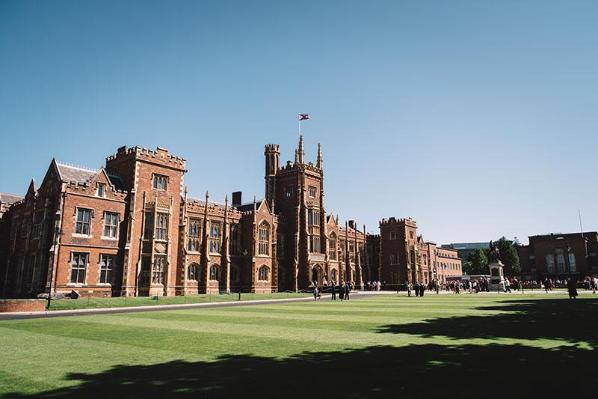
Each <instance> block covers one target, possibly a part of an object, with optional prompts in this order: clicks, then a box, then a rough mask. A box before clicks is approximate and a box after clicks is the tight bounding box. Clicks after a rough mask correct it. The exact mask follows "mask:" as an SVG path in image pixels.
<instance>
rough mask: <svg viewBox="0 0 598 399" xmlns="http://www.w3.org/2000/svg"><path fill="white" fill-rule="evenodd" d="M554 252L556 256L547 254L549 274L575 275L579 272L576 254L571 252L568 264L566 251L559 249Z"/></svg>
mask: <svg viewBox="0 0 598 399" xmlns="http://www.w3.org/2000/svg"><path fill="white" fill-rule="evenodd" d="M554 252H555V253H554V254H546V272H548V273H549V274H554V273H575V272H576V271H577V265H576V263H575V254H574V253H573V252H569V253H568V254H567V260H568V262H567V263H566V262H565V251H564V250H562V249H557V250H555V251H554ZM555 260H556V262H555ZM555 263H556V267H555Z"/></svg>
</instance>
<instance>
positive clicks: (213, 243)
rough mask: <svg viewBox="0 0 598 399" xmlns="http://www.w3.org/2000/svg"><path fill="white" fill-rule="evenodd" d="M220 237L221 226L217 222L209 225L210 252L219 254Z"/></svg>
mask: <svg viewBox="0 0 598 399" xmlns="http://www.w3.org/2000/svg"><path fill="white" fill-rule="evenodd" d="M221 236H222V226H221V225H220V223H219V222H211V223H210V252H212V253H220V237H221Z"/></svg>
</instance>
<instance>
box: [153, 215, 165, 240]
mask: <svg viewBox="0 0 598 399" xmlns="http://www.w3.org/2000/svg"><path fill="white" fill-rule="evenodd" d="M154 237H155V238H156V240H162V241H166V240H168V214H167V213H158V214H157V215H156V235H155V236H154Z"/></svg>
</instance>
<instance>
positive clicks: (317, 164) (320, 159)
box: [316, 143, 324, 169]
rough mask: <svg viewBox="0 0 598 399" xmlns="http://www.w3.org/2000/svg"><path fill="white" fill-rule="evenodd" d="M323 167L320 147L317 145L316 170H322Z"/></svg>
mask: <svg viewBox="0 0 598 399" xmlns="http://www.w3.org/2000/svg"><path fill="white" fill-rule="evenodd" d="M323 166H324V158H323V157H322V146H321V145H320V143H318V160H317V161H316V168H320V169H322V168H323Z"/></svg>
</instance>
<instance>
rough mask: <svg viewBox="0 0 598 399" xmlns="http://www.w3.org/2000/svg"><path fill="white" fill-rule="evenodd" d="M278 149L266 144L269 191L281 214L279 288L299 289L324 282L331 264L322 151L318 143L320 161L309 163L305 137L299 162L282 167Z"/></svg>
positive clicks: (269, 198)
mask: <svg viewBox="0 0 598 399" xmlns="http://www.w3.org/2000/svg"><path fill="white" fill-rule="evenodd" d="M278 148H279V147H278V145H275V144H268V145H266V147H265V151H264V155H265V161H266V176H265V180H266V193H265V194H266V201H267V202H268V205H269V206H270V208H271V209H272V210H273V212H274V213H275V214H277V215H278V217H279V231H278V239H277V242H278V258H279V287H280V288H281V289H290V290H297V289H301V288H306V287H308V286H309V284H310V283H311V282H312V281H317V282H321V280H322V279H323V278H324V270H325V268H326V263H327V256H328V255H327V250H326V248H327V240H326V231H325V229H326V223H325V220H326V212H325V209H324V170H323V160H322V151H321V148H320V145H319V144H318V158H317V161H316V164H315V165H314V164H313V163H311V162H308V163H306V162H305V150H304V147H303V136H301V137H300V138H299V146H298V148H297V149H296V150H295V161H294V162H291V161H288V162H287V164H286V165H285V166H283V167H280V166H279V157H280V152H279V149H278Z"/></svg>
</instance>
